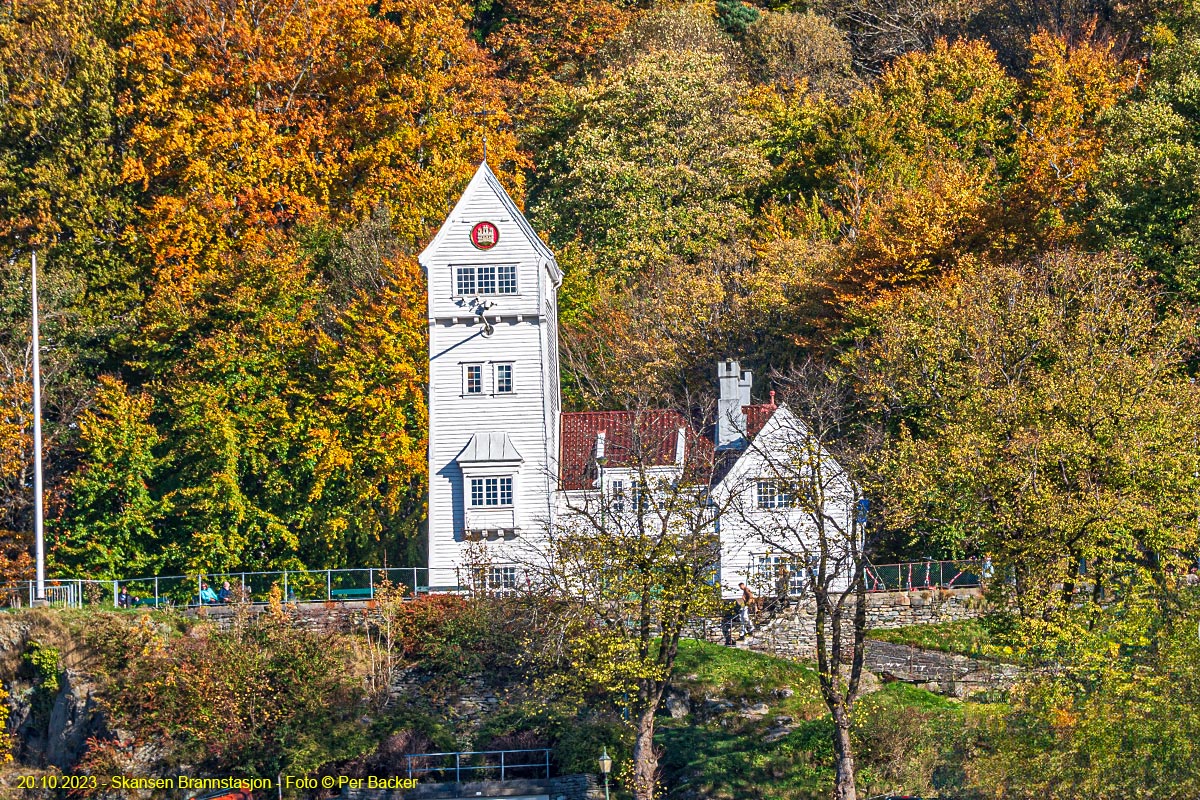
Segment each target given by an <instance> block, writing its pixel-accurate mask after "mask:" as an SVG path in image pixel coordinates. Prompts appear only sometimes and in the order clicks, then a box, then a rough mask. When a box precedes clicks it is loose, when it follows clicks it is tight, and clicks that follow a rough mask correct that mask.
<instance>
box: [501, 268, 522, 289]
mask: <svg viewBox="0 0 1200 800" xmlns="http://www.w3.org/2000/svg"><path fill="white" fill-rule="evenodd" d="M497 270H498V272H497V283H496V294H516V293H517V268H516V267H497Z"/></svg>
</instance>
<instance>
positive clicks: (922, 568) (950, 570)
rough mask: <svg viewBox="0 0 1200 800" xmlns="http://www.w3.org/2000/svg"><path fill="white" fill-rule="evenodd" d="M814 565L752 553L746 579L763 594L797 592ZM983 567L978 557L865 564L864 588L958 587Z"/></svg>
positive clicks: (974, 582) (976, 580) (976, 578)
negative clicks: (785, 585) (967, 559)
mask: <svg viewBox="0 0 1200 800" xmlns="http://www.w3.org/2000/svg"><path fill="white" fill-rule="evenodd" d="M810 569H815V567H812V566H810V565H807V564H805V562H804V561H803V560H802V559H798V558H795V557H792V556H781V555H775V554H764V553H754V554H751V556H750V563H749V565H748V568H747V572H746V576H747V580H748V582H749V584H750V586H751V588H753V589H754V590H755V591H756V592H758V593H760V594H763V595H765V596H776V595H779V596H782V592H783V589H784V586H783V584H784V582H785V581H786V583H787V594H788V595H790V596H793V597H795V596H797V595H803V594H806V593H807V592H808V591H809V574H810V573H809V570H810ZM985 569H986V567H985V565H984V564H981V563H980V562H979V561H974V560H969V561H906V562H904V563H902V564H867V566H866V579H867V591H871V592H896V591H901V590H912V589H934V588H940V589H958V588H966V587H972V586H979V585H980V576H981V575H982V574H983V573H984V571H985Z"/></svg>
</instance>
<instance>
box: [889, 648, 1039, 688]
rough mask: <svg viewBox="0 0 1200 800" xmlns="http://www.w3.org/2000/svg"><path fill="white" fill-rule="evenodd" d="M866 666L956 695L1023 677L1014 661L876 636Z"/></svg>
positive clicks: (890, 676)
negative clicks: (1010, 662)
mask: <svg viewBox="0 0 1200 800" xmlns="http://www.w3.org/2000/svg"><path fill="white" fill-rule="evenodd" d="M866 667H867V669H869V670H871V671H872V672H875V673H877V674H879V675H880V676H881V677H882V678H884V680H896V681H904V682H905V683H912V684H916V685H917V686H920V687H922V688H924V689H928V690H930V691H933V692H937V693H939V694H946V695H951V696H954V697H966V696H968V695H970V694H973V693H975V692H979V691H984V690H988V689H1007V688H1008V687H1010V686H1012V685H1013V683H1015V682H1016V680H1017V679H1018V678H1019V677H1020V676H1021V668H1020V667H1018V666H1016V665H1014V664H1002V663H999V662H995V661H985V660H982V659H976V658H969V657H968V656H961V655H956V654H954V653H942V652H938V651H936V650H925V649H922V648H919V647H912V646H910V645H906V644H892V643H891V642H880V641H875V640H873V639H872V640H868V641H867V651H866Z"/></svg>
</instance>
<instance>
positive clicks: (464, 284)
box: [455, 267, 476, 296]
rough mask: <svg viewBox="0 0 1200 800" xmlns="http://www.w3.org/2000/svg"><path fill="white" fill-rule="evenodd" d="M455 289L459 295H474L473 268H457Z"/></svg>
mask: <svg viewBox="0 0 1200 800" xmlns="http://www.w3.org/2000/svg"><path fill="white" fill-rule="evenodd" d="M455 288H456V289H457V290H458V293H459V294H461V295H464V296H465V295H469V294H475V293H476V292H475V268H474V267H459V268H458V272H457V279H456V281H455Z"/></svg>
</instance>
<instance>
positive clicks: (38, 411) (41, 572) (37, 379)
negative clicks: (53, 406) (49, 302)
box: [29, 253, 46, 606]
mask: <svg viewBox="0 0 1200 800" xmlns="http://www.w3.org/2000/svg"><path fill="white" fill-rule="evenodd" d="M29 273H30V279H29V283H30V294H31V295H32V297H31V303H30V305H31V306H32V311H33V314H32V316H33V538H34V550H35V556H36V558H35V560H36V562H37V592H36V594H35V596H34V599H33V605H35V606H44V605H46V544H45V541H46V540H45V537H44V535H43V532H42V369H41V358H40V355H39V351H40V350H41V342H40V341H39V336H38V291H37V253H31V254H30V256H29Z"/></svg>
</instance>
